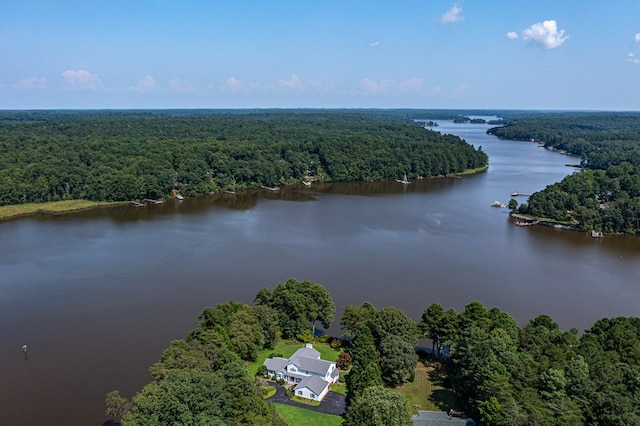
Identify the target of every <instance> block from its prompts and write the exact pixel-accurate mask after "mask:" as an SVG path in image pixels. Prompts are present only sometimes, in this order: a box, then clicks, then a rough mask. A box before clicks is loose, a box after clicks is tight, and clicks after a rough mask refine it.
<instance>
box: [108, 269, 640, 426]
mask: <svg viewBox="0 0 640 426" xmlns="http://www.w3.org/2000/svg"><path fill="white" fill-rule="evenodd" d="M312 299H316V300H318V301H319V303H310V300H312ZM291 306H294V307H295V308H294V309H291ZM333 309H334V308H333V301H332V300H331V296H330V295H329V293H328V292H327V291H326V290H325V289H324V288H323V287H322V286H321V285H319V284H315V283H311V282H308V281H303V282H300V281H297V280H294V279H291V280H288V281H287V282H286V283H283V284H278V285H277V286H276V287H275V289H273V290H268V289H262V290H260V292H259V293H258V295H256V302H255V304H253V305H246V304H243V303H237V302H226V303H222V304H219V305H218V306H216V307H215V308H206V309H204V310H203V312H202V313H201V314H200V315H199V317H198V326H197V327H196V328H195V329H194V330H192V331H191V332H190V333H189V334H188V336H187V338H186V339H185V340H177V341H174V342H171V345H170V346H169V348H167V349H165V350H164V351H163V352H162V355H161V357H160V360H159V361H158V362H157V363H156V364H154V365H153V366H151V368H150V370H149V371H150V373H151V378H152V381H151V383H149V384H148V385H146V386H145V387H144V388H143V389H142V390H140V392H138V393H137V394H136V395H135V396H134V397H133V398H132V399H131V400H128V399H126V398H124V397H122V396H120V395H119V393H118V392H117V391H113V392H110V393H109V394H108V395H107V397H106V403H107V415H109V416H112V417H116V418H121V419H122V424H123V425H125V426H126V425H138V424H154V425H168V424H183V425H196V424H216V425H242V424H247V425H248V424H251V425H286V422H284V420H283V419H281V418H280V417H279V416H278V415H277V413H276V412H275V410H274V409H273V407H269V405H267V404H266V403H265V402H264V401H263V400H262V398H261V396H260V393H259V391H258V386H257V384H256V382H255V381H254V378H251V377H249V375H248V373H247V370H246V368H245V362H247V361H252V360H255V359H256V356H257V352H258V351H259V350H261V349H263V348H273V347H274V345H275V342H276V337H277V336H278V334H279V333H282V331H283V330H282V326H283V325H286V324H289V323H290V322H291V321H292V320H293V322H294V323H296V322H298V321H299V322H300V324H301V325H302V324H304V326H305V327H306V328H307V329H308V330H311V328H312V323H313V322H315V321H319V322H321V323H322V324H323V326H328V325H330V324H331V322H332V320H333V315H334V313H333ZM340 323H341V325H342V326H343V328H344V329H345V330H346V332H347V333H348V334H349V336H350V339H346V340H345V341H344V344H345V346H346V347H347V349H346V350H347V351H348V353H349V355H350V358H351V359H350V361H351V363H352V365H351V370H350V372H349V374H348V375H347V379H346V380H347V402H348V406H347V411H346V413H345V415H344V424H345V425H346V426H364V425H367V426H369V425H381V426H382V425H390V424H393V425H408V424H410V423H411V412H410V410H409V407H408V404H407V401H406V400H405V398H404V397H403V396H402V395H401V394H399V393H397V392H395V391H393V388H394V387H396V386H398V385H401V384H402V383H404V382H406V381H411V380H413V371H414V369H415V366H416V361H417V357H416V354H415V350H414V347H415V345H416V343H417V341H418V339H419V338H420V337H426V338H430V339H432V340H433V348H434V352H433V357H434V360H435V361H436V362H439V363H440V364H441V366H442V368H443V370H444V372H445V373H446V377H447V379H446V382H448V383H449V385H450V389H451V390H452V391H453V392H454V393H455V394H456V395H457V398H458V400H459V402H460V404H461V405H462V406H463V407H464V410H465V413H466V414H467V415H469V416H471V417H473V418H474V419H475V420H476V421H478V422H479V423H480V424H486V425H538V424H566V425H576V424H594V425H595V424H616V425H618V424H619V425H637V424H640V404H638V401H640V318H637V317H618V318H604V319H601V320H599V321H597V322H596V323H595V324H594V325H593V326H592V327H591V328H590V329H588V330H586V331H585V332H584V333H583V334H582V336H580V335H579V332H578V330H576V329H571V330H568V331H563V330H561V329H560V327H559V326H558V324H556V323H555V322H554V321H553V320H552V319H551V318H550V317H549V316H547V315H540V316H538V317H536V318H534V319H532V320H530V321H529V322H528V323H527V324H526V325H524V326H523V327H520V326H519V325H518V323H517V322H516V321H515V319H514V318H512V317H511V316H510V315H509V314H507V313H506V312H502V311H500V310H499V309H497V308H491V309H487V308H486V307H484V306H483V305H482V304H481V303H479V302H472V303H469V304H468V305H466V306H465V307H464V309H463V310H462V311H461V312H459V313H458V312H456V311H455V310H454V309H449V310H446V311H445V310H444V308H443V307H442V306H441V305H439V304H437V303H433V304H431V305H430V306H428V307H427V308H426V309H425V310H424V313H423V315H422V318H421V320H420V321H419V322H415V321H413V320H412V319H410V318H409V317H407V316H406V315H405V314H404V313H403V312H402V311H400V310H398V309H396V308H393V307H386V308H382V309H376V308H375V307H374V306H373V305H371V304H370V303H368V302H365V303H364V304H363V305H361V306H346V307H345V308H344V313H343V315H342V318H341V321H340ZM445 347H446V348H448V349H449V351H445V350H444V348H445ZM344 358H346V357H344ZM444 408H445V409H446V408H449V407H444Z"/></svg>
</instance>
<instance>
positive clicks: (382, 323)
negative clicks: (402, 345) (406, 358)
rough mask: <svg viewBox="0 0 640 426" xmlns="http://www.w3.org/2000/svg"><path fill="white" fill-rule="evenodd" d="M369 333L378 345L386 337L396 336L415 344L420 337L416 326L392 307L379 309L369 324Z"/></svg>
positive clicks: (402, 313)
mask: <svg viewBox="0 0 640 426" xmlns="http://www.w3.org/2000/svg"><path fill="white" fill-rule="evenodd" d="M371 333H372V334H373V337H374V339H375V341H376V344H377V345H379V344H380V342H381V341H382V340H383V339H384V338H385V337H387V336H397V337H400V338H401V339H403V340H404V341H406V342H409V343H411V344H413V345H414V344H416V343H417V342H418V338H419V337H420V331H419V330H418V325H417V324H416V323H415V321H413V320H412V319H411V318H409V317H408V316H407V315H406V314H405V313H404V312H402V311H401V310H399V309H397V308H394V307H387V308H382V309H379V310H378V312H377V313H376V315H375V317H374V318H373V321H372V322H371Z"/></svg>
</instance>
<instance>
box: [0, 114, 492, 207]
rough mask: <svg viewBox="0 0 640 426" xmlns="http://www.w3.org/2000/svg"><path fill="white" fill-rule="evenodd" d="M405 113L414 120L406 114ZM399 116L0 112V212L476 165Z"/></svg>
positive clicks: (478, 156)
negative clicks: (29, 205)
mask: <svg viewBox="0 0 640 426" xmlns="http://www.w3.org/2000/svg"><path fill="white" fill-rule="evenodd" d="M414 113H415V112H414ZM409 117H410V115H409V112H401V111H388V112H385V111H357V112H356V111H339V110H336V111H314V110H308V111H305V110H300V111H269V110H265V111H250V110H241V111H188V110H187V111H132V112H117V111H113V112H108V111H107V112H96V111H87V112H2V113H0V205H11V204H21V203H27V202H46V201H58V200H66V199H88V200H92V201H126V200H133V199H140V198H145V197H149V198H158V197H161V196H164V195H166V194H169V193H170V192H171V191H172V190H173V189H178V190H180V191H181V192H182V193H183V194H184V195H193V194H199V193H207V192H211V191H219V190H224V189H232V188H237V189H242V188H251V187H258V186H261V185H266V186H276V185H279V184H285V183H290V182H300V181H301V180H302V179H306V178H308V177H312V178H314V179H317V180H322V181H377V180H389V179H398V178H400V177H402V176H403V175H404V174H405V173H406V174H407V176H408V177H410V178H411V177H414V178H415V177H418V176H422V177H430V176H438V175H447V174H451V173H456V172H462V171H464V170H466V169H474V168H478V167H482V166H485V165H486V164H487V161H488V159H487V156H486V154H485V153H484V152H482V151H481V150H479V149H478V150H476V149H475V148H474V147H473V146H471V145H469V144H467V143H466V142H464V141H463V140H461V139H460V138H458V137H455V136H451V135H441V134H440V133H437V132H434V131H430V130H426V129H424V128H423V127H422V126H420V125H418V124H417V123H414V122H413V121H412V120H411V119H409Z"/></svg>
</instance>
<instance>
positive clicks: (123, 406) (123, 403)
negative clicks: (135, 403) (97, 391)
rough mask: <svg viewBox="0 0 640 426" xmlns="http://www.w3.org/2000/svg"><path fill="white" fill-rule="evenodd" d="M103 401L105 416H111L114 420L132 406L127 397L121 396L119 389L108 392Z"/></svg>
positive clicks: (119, 417)
mask: <svg viewBox="0 0 640 426" xmlns="http://www.w3.org/2000/svg"><path fill="white" fill-rule="evenodd" d="M104 402H105V405H106V406H107V411H106V415H107V417H113V418H115V419H116V420H120V419H121V418H122V416H124V415H125V414H126V413H127V412H128V411H129V410H130V409H131V406H132V403H131V402H130V401H129V400H128V399H127V398H125V397H123V396H121V395H120V391H117V390H114V391H111V392H109V393H108V394H107V397H106V398H105V401H104Z"/></svg>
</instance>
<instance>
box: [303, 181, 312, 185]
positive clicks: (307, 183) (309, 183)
mask: <svg viewBox="0 0 640 426" xmlns="http://www.w3.org/2000/svg"><path fill="white" fill-rule="evenodd" d="M302 183H303V184H304V186H311V182H309V181H306V180H303V181H302Z"/></svg>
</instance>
